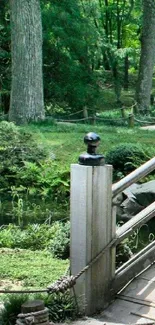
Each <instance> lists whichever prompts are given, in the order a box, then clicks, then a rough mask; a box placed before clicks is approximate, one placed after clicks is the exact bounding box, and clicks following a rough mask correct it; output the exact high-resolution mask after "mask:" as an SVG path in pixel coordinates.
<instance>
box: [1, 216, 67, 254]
mask: <svg viewBox="0 0 155 325" xmlns="http://www.w3.org/2000/svg"><path fill="white" fill-rule="evenodd" d="M69 244H70V222H69V221H68V222H66V223H62V222H58V221H57V222H54V223H53V224H52V225H47V224H30V225H28V226H27V227H26V228H24V229H21V228H20V227H18V226H15V225H13V224H9V225H8V226H3V227H1V228H0V247H7V248H20V249H30V250H43V249H49V250H50V251H51V253H52V255H53V256H54V257H58V258H62V259H66V258H68V257H69Z"/></svg>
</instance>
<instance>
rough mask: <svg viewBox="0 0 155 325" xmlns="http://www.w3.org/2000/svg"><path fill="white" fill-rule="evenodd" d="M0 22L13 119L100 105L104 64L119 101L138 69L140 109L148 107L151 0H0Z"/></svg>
mask: <svg viewBox="0 0 155 325" xmlns="http://www.w3.org/2000/svg"><path fill="white" fill-rule="evenodd" d="M0 30H1V34H0V58H1V65H0V106H1V111H2V112H4V113H5V114H9V120H10V121H14V122H16V123H17V124H22V123H27V122H29V121H33V120H34V121H38V120H42V119H44V117H45V109H46V110H47V111H48V112H50V113H51V112H60V111H61V110H63V111H65V112H70V111H71V112H77V111H79V110H80V111H83V114H86V113H87V108H90V109H91V110H93V111H94V112H95V111H96V110H97V107H98V102H99V100H100V98H101V99H102V100H103V101H104V95H103V87H104V84H105V81H106V75H107V74H106V72H107V71H109V73H110V76H111V80H112V83H113V86H114V91H115V95H116V102H117V104H118V105H119V103H120V97H121V89H122V88H124V89H126V90H127V89H128V87H129V72H131V71H132V72H138V73H137V74H138V79H137V88H136V94H135V100H136V104H137V105H136V110H137V112H140V113H142V114H146V113H148V112H149V105H150V94H151V90H152V75H153V68H154V63H155V62H154V61H155V3H154V0H143V1H141V0H89V1H88V0H61V1H60V0H52V1H51V0H18V1H17V0H10V1H5V0H1V2H0Z"/></svg>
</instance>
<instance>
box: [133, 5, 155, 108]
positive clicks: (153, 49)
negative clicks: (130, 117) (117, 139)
mask: <svg viewBox="0 0 155 325" xmlns="http://www.w3.org/2000/svg"><path fill="white" fill-rule="evenodd" d="M154 63H155V1H154V0H143V26H142V36H141V57H140V65H139V76H138V82H137V90H136V102H137V108H138V111H139V112H140V113H142V114H146V113H148V111H149V106H150V94H151V88H152V75H153V67H154Z"/></svg>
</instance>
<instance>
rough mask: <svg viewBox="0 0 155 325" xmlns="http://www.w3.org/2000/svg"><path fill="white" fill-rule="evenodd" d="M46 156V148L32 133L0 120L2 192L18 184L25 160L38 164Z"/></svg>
mask: <svg viewBox="0 0 155 325" xmlns="http://www.w3.org/2000/svg"><path fill="white" fill-rule="evenodd" d="M46 156H47V153H46V151H45V149H43V148H41V147H39V146H38V145H37V144H36V142H35V141H34V139H33V136H32V134H31V133H28V132H25V131H21V130H20V129H19V128H18V127H17V126H15V125H14V124H13V123H9V122H6V121H3V122H0V175H1V176H0V181H1V193H3V192H6V191H8V192H9V190H10V188H11V186H13V185H16V182H17V181H18V176H19V170H21V169H22V168H23V167H24V166H25V162H29V163H35V164H38V163H39V162H40V161H41V160H43V159H45V157H46Z"/></svg>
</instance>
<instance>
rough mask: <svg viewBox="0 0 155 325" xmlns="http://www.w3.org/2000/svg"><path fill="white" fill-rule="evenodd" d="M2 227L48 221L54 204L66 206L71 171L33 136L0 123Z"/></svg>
mask: <svg viewBox="0 0 155 325" xmlns="http://www.w3.org/2000/svg"><path fill="white" fill-rule="evenodd" d="M0 182H1V189H0V192H1V205H0V224H4V223H5V224H7V223H9V222H15V223H16V224H17V225H19V226H21V225H24V224H26V223H28V222H33V223H34V222H40V221H43V222H44V221H45V220H46V219H47V218H48V217H49V216H50V215H51V214H52V213H51V211H50V209H51V205H50V208H49V205H48V203H49V200H50V202H51V201H52V200H53V201H54V202H57V203H58V202H61V204H62V205H63V204H64V205H65V204H66V200H68V196H69V171H68V170H67V169H66V167H65V166H64V167H61V168H60V166H59V164H58V163H57V162H56V161H55V156H54V155H53V153H51V152H47V150H46V149H43V148H42V147H40V146H38V145H37V143H36V141H35V140H34V138H33V136H32V135H31V134H30V133H28V132H25V131H22V130H20V129H19V128H18V127H17V126H15V125H14V124H13V123H9V122H6V121H3V122H1V123H0Z"/></svg>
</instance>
